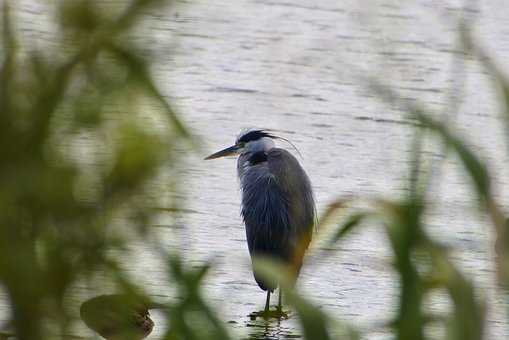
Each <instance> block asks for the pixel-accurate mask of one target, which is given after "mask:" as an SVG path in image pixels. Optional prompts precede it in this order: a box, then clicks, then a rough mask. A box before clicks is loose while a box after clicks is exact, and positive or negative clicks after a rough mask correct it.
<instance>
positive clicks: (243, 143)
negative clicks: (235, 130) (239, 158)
mask: <svg viewBox="0 0 509 340" xmlns="http://www.w3.org/2000/svg"><path fill="white" fill-rule="evenodd" d="M276 138H279V137H277V136H275V135H273V134H271V133H269V132H268V131H267V130H254V129H251V130H246V131H243V132H241V133H240V134H239V136H238V137H237V140H236V141H235V144H234V145H232V146H229V147H227V148H226V149H223V150H221V151H218V152H216V153H213V154H212V155H210V156H208V157H207V158H205V159H215V158H220V157H226V156H234V155H239V154H242V153H246V152H258V151H268V150H270V149H271V148H273V147H274V145H275V143H274V139H276Z"/></svg>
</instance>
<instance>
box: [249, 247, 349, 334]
mask: <svg viewBox="0 0 509 340" xmlns="http://www.w3.org/2000/svg"><path fill="white" fill-rule="evenodd" d="M253 267H254V270H255V271H256V272H257V273H260V274H261V275H262V276H265V277H266V278H267V279H270V280H272V279H277V280H278V281H279V283H280V287H281V289H282V290H283V294H284V295H283V296H284V297H285V302H288V303H289V304H290V305H291V306H293V307H294V308H295V310H296V312H297V314H298V316H299V320H300V323H301V325H302V329H303V332H304V334H303V335H304V338H305V339H310V340H315V339H316V340H329V339H332V336H331V333H330V329H331V327H332V326H331V324H332V323H331V321H332V320H331V319H330V318H329V316H328V315H326V314H325V313H324V312H323V311H321V310H320V309H318V308H317V307H315V306H314V305H313V304H312V303H311V302H309V301H308V300H307V299H305V298H304V297H303V296H302V295H300V294H299V293H297V292H296V291H295V290H294V289H293V284H292V280H291V279H290V278H291V277H292V272H291V270H290V269H289V268H288V267H287V266H285V265H283V264H281V263H277V262H276V261H274V260H271V259H268V258H265V257H258V258H255V259H253ZM343 328H344V329H342V333H344V334H345V336H344V337H341V339H357V334H356V333H355V332H353V331H352V330H351V329H349V328H347V327H346V326H345V327H343Z"/></svg>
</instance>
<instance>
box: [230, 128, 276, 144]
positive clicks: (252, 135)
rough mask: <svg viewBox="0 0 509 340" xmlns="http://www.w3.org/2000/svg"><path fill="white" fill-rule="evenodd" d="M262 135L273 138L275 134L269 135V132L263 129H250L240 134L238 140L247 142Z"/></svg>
mask: <svg viewBox="0 0 509 340" xmlns="http://www.w3.org/2000/svg"><path fill="white" fill-rule="evenodd" d="M263 137H269V138H275V137H276V136H274V135H271V134H270V133H268V132H266V131H264V130H252V131H249V132H248V133H246V134H244V135H242V136H240V138H239V139H238V142H242V143H247V142H252V141H255V140H258V139H260V138H263Z"/></svg>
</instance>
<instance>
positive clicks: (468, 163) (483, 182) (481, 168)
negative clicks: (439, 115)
mask: <svg viewBox="0 0 509 340" xmlns="http://www.w3.org/2000/svg"><path fill="white" fill-rule="evenodd" d="M415 115H416V118H417V119H418V120H419V121H420V122H421V123H423V124H424V125H425V126H427V127H428V128H430V129H431V130H433V131H435V132H437V133H438V134H439V135H440V136H441V137H442V139H443V140H444V142H445V143H446V144H447V145H449V146H450V147H451V148H452V149H453V150H454V151H455V152H456V154H457V155H458V156H459V157H460V159H461V161H462V163H463V165H464V166H465V168H466V170H467V172H468V173H469V174H470V176H471V178H472V180H473V181H474V185H475V188H476V191H477V193H478V194H479V196H480V198H481V199H482V200H483V201H487V200H489V199H491V190H490V189H491V188H490V177H489V174H488V170H487V168H486V166H485V165H484V164H483V163H482V162H481V161H480V160H479V159H478V158H477V157H476V155H475V154H474V153H473V152H472V151H471V150H470V148H469V147H467V145H466V144H465V143H464V142H463V141H462V140H461V139H459V138H458V137H456V136H454V135H453V134H452V133H451V132H450V131H449V129H447V127H446V126H445V125H444V124H442V123H439V122H436V121H434V120H433V119H431V118H430V117H429V116H427V115H426V114H424V113H422V112H421V111H416V112H415Z"/></svg>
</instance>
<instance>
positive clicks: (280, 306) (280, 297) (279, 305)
mask: <svg viewBox="0 0 509 340" xmlns="http://www.w3.org/2000/svg"><path fill="white" fill-rule="evenodd" d="M281 300H283V292H282V291H281V287H279V299H278V303H277V310H278V311H279V312H281V311H282V310H283V308H282V305H281Z"/></svg>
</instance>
